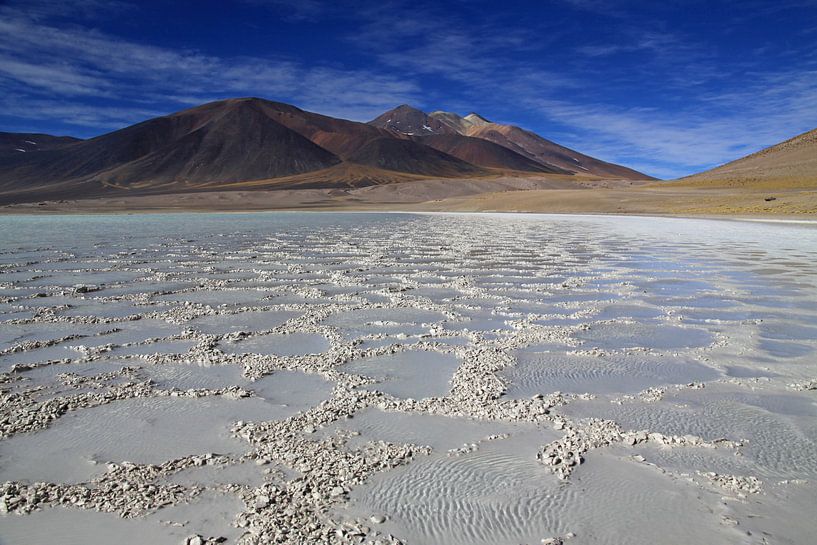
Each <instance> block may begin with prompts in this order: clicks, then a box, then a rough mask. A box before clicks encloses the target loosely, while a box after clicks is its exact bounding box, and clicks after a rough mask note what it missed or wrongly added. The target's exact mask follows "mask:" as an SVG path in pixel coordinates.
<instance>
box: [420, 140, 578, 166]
mask: <svg viewBox="0 0 817 545" xmlns="http://www.w3.org/2000/svg"><path fill="white" fill-rule="evenodd" d="M415 138H416V140H417V141H418V142H421V143H423V144H425V145H426V146H429V147H432V148H434V149H436V150H439V151H442V152H444V153H447V154H449V155H452V156H454V157H456V158H458V159H461V160H463V161H467V162H469V163H471V164H474V165H477V166H481V167H487V168H495V169H508V170H516V171H523V172H545V173H552V174H568V175H569V174H571V172H569V171H567V170H564V169H560V168H557V167H554V166H552V165H544V164H542V163H539V162H537V161H534V160H533V159H530V158H528V157H525V156H524V155H521V154H519V153H517V152H515V151H513V150H511V149H508V148H507V147H504V146H500V145H499V144H495V143H493V142H491V141H489V140H483V139H481V138H472V137H470V136H462V135H460V134H432V135H429V136H418V137H415Z"/></svg>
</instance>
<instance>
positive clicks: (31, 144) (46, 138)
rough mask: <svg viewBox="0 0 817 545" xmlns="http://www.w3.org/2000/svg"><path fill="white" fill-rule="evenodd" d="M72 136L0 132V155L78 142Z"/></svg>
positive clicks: (29, 151) (40, 149)
mask: <svg viewBox="0 0 817 545" xmlns="http://www.w3.org/2000/svg"><path fill="white" fill-rule="evenodd" d="M79 141H80V140H79V138H74V137H73V136H51V135H50V134H40V133H19V132H0V155H5V154H10V155H15V154H17V153H32V152H36V151H42V150H47V149H53V148H58V147H60V146H64V145H66V144H71V143H73V142H79Z"/></svg>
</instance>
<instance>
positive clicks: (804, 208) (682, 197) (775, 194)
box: [0, 177, 817, 217]
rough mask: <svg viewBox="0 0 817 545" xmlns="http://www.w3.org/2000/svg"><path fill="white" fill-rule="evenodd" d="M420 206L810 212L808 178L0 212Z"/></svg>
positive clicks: (131, 199)
mask: <svg viewBox="0 0 817 545" xmlns="http://www.w3.org/2000/svg"><path fill="white" fill-rule="evenodd" d="M173 210H190V211H196V210H198V211H249V210H424V211H470V212H484V211H497V212H542V213H592V214H630V215H633V214H635V215H680V216H692V215H703V216H720V215H723V216H735V215H738V216H770V217H775V216H791V217H813V216H815V215H817V189H815V184H814V183H805V182H803V183H798V184H772V183H770V184H765V185H761V186H759V187H755V186H753V187H744V186H741V187H731V186H729V185H723V184H720V185H719V186H717V187H701V186H700V184H690V183H680V184H679V183H647V182H622V181H604V180H584V181H575V180H572V179H566V178H564V177H556V178H541V177H539V178H518V177H504V178H503V177H500V178H493V179H454V180H439V179H438V180H417V181H411V182H405V183H399V184H388V185H375V186H369V187H364V188H355V189H333V190H326V189H279V190H252V191H247V190H234V191H214V192H202V193H182V194H172V195H145V196H126V197H109V198H99V199H90V200H75V201H74V200H71V201H58V202H55V201H44V202H38V203H30V204H17V205H9V206H4V207H0V213H32V212H60V213H75V212H78V213H102V212H131V211H133V212H136V211H143V212H148V211H157V212H158V211H173Z"/></svg>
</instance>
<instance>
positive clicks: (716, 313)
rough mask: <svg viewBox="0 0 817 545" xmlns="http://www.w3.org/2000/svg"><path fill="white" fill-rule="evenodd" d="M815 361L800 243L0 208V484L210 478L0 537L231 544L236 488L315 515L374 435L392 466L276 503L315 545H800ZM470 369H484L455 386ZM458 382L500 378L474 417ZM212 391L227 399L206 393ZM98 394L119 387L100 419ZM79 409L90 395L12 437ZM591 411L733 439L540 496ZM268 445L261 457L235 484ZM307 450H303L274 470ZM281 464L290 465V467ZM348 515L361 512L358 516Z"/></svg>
mask: <svg viewBox="0 0 817 545" xmlns="http://www.w3.org/2000/svg"><path fill="white" fill-rule="evenodd" d="M81 286H86V287H81ZM78 288H79V289H78ZM71 336H76V337H75V338H68V339H66V337H71ZM815 353H817V227H814V226H812V225H794V224H759V223H748V222H733V221H710V220H684V219H657V218H636V217H591V216H536V215H530V216H526V215H478V216H476V215H467V214H451V215H431V214H430V215H407V214H328V213H327V214H299V213H273V214H246V215H244V214H240V215H237V214H167V215H155V216H149V217H147V216H124V215H122V216H47V217H46V216H42V217H0V373H2V375H0V377H2V379H3V381H2V382H0V390H2V396H3V399H4V404H3V405H2V410H3V413H2V414H0V423H2V426H3V428H2V429H3V430H4V432H3V433H4V434H5V435H8V436H7V437H5V438H3V439H0V481H12V482H15V483H19V484H21V485H25V484H27V483H32V482H35V481H44V482H47V483H53V484H59V483H66V484H67V483H83V482H88V481H89V480H91V479H94V478H98V477H99V476H100V475H101V474H102V473H104V472H105V468H106V463H108V462H117V463H119V462H123V461H126V460H127V461H131V462H135V463H141V464H162V463H167V462H172V461H174V460H179V459H182V458H184V457H186V456H190V455H202V454H208V453H215V454H220V455H223V456H225V457H226V459H227V460H229V464H228V465H226V466H223V467H221V466H203V467H198V466H196V467H187V468H184V469H180V470H179V471H177V472H174V473H173V474H170V475H167V476H163V477H159V478H158V479H157V480H156V482H155V483H154V484H169V483H173V484H178V485H181V486H183V487H187V488H186V489H188V490H190V491H192V490H199V489H201V488H203V489H204V494H205V495H204V496H202V497H201V498H200V499H197V500H195V501H193V502H191V503H190V504H189V505H185V504H175V505H173V504H170V505H163V506H161V507H160V508H159V509H158V510H156V512H154V513H152V514H145V515H140V516H137V517H136V518H134V519H121V518H120V517H119V516H118V514H116V513H113V514H111V513H97V512H94V511H92V510H89V509H83V508H82V507H81V506H79V505H73V506H72V507H70V508H66V507H65V506H56V505H49V504H43V505H41V507H42V510H39V511H35V512H34V513H32V514H28V515H23V516H16V515H0V543H15V544H16V543H24V544H25V543H40V542H43V540H44V539H45V538H44V536H54V535H61V536H62V537H61V538H60V542H61V543H62V542H64V543H69V544H70V543H97V542H110V541H111V539H112V537H111V536H118V537H117V540H118V541H119V542H123V543H128V542H129V541H128V540H129V539H131V538H132V537H134V536H139V537H138V538H134V540H133V541H134V542H136V541H139V542H144V541H145V540H147V541H150V542H155V543H180V542H182V541H183V539H184V537H185V536H187V535H190V534H195V533H199V534H202V535H205V536H214V537H217V536H223V537H225V538H227V539H228V541H229V542H234V541H235V540H236V539H237V538H238V536H239V535H241V533H242V531H243V530H240V529H239V528H237V527H235V526H233V523H234V520H235V517H236V516H237V515H239V514H240V513H242V512H243V513H244V516H247V517H250V518H252V517H257V518H254V519H253V520H254V521H255V523H256V524H257V525H258V528H263V525H264V524H265V521H267V522H268V521H270V520H273V517H272V516H271V515H272V512H270V511H258V510H257V509H254V508H252V507H249V506H247V505H245V504H244V503H243V502H242V501H240V499H239V496H240V493H239V492H238V491H239V490H243V491H246V492H247V493H249V494H255V493H256V492H257V493H261V492H259V491H260V490H261V488H260V487H262V486H265V483H269V482H275V483H277V485H278V486H286V483H293V482H294V483H296V484H295V485H293V490H296V491H298V490H301V488H300V484H297V483H301V482H306V483H307V484H308V489H309V490H311V491H313V492H315V493H316V494H318V495H319V496H320V494H321V493H324V494H325V493H327V489H332V488H333V487H335V486H336V484H337V483H336V481H331V482H330V481H329V480H327V479H328V478H329V477H327V475H325V474H324V473H322V471H323V470H324V469H325V467H328V466H325V464H327V463H329V462H328V460H332V459H333V458H332V456H331V455H332V454H333V453H334V454H336V455H338V456H340V457H341V458H342V459H345V460H348V461H349V467H362V466H364V465H366V463H369V462H371V456H373V454H372V450H371V449H372V448H375V447H373V445H383V444H387V445H393V446H400V445H415V447H411V448H412V449H415V452H414V454H413V456H412V458H411V459H410V460H408V461H407V463H403V464H398V466H397V467H394V468H390V467H391V466H390V465H389V464H388V463H385V461H384V463H382V464H379V465H377V464H375V467H376V469H375V470H372V472H371V474H366V475H363V474H361V475H360V476H359V478H358V476H356V475H354V474H353V472H352V470H348V471H347V469H348V468H343V467H341V468H339V469H338V468H335V473H334V474H332V475H330V476H331V477H332V479H340V480H341V482H343V483H344V487H346V488H348V494H345V493H344V495H342V496H340V497H334V496H333V498H334V499H332V503H331V508H330V507H326V504H324V503H320V502H318V501H317V500H316V499H315V498H314V497H313V495H312V492H310V493H309V494H307V495H304V496H297V500H298V501H299V502H302V504H308V505H312V504H311V503H310V502H317V503H315V505H320V506H321V507H319V508H316V509H318V512H317V515H315V516H316V517H317V519H315V521H313V522H314V523H315V524H316V525H317V526H318V527H329V528H330V533H331V535H335V534H334V533H333V532H334V527H333V526H332V525H333V524H335V523H337V522H339V521H347V522H350V523H355V524H357V523H356V522H355V521H356V520H363V522H364V523H365V524H366V525H367V527H370V529H371V532H375V531H376V532H380V533H379V534H377V535H375V534H374V533H372V534H370V536H369V537H371V538H372V539H380V538H383V539H385V538H384V535H385V534H388V533H391V534H393V535H394V536H396V537H397V538H399V539H400V540H402V542H404V543H406V544H407V545H411V544H434V545H439V544H443V543H451V544H458V543H463V544H466V543H467V544H469V545H471V544H492V545H512V544H519V543H539V542H540V540H541V539H543V538H548V537H562V538H566V537H567V536H568V534H569V533H572V534H575V537H573V538H571V539H569V540H567V541H569V542H570V543H576V544H578V545H582V544H607V543H609V544H615V543H621V542H623V541H626V542H627V543H632V544H652V543H694V542H706V543H712V544H732V543H746V544H755V543H757V544H760V543H767V542H768V543H791V544H795V543H805V542H808V541H809V539H810V536H813V535H814V533H817V521H815V519H814V517H813V514H812V513H811V512H810V511H812V510H813V505H814V499H815V498H817V462H815V460H817V425H815V422H817V390H815V389H814V386H813V385H814V384H815V383H814V382H813V381H815V380H816V379H817V361H816V360H815ZM497 354H501V355H502V356H504V357H506V358H507V359H500V360H501V361H502V362H503V363H502V365H500V366H499V367H497V368H488V367H482V366H484V365H487V364H486V363H485V362H494V361H497V360H496V359H495V358H494V359H491V358H493V356H492V355H497ZM475 366H476V367H475ZM475 368H476V369H477V371H478V372H476V373H475V374H469V373H473V371H474V369H475ZM480 373H483V374H480ZM463 377H464V378H463ZM475 377H476V378H475ZM493 379H498V382H491V381H492V380H493ZM458 381H459V382H458ZM480 381H482V382H484V383H488V382H491V383H492V384H499V386H498V387H499V388H500V390H501V391H500V392H499V394H497V396H498V397H497V398H496V399H493V398H484V397H483V394H484V392H482V390H480V388H481V387H482V386H484V384H483V383H481V382H480ZM236 387H237V388H240V389H242V390H241V392H242V393H241V395H244V393H243V392H247V393H249V395H250V396H251V397H244V398H240V399H234V398H232V397H231V396H230V395H226V396H225V395H224V394H225V392H228V391H233V393H235V390H229V389H230V388H233V389H234V388H236ZM123 388H124V389H126V388H134V390H133V391H134V392H136V393H131V394H128V396H129V397H128V398H127V399H118V400H113V398H110V399H109V398H105V396H112V395H113V393H115V392H119V391H120V390H122V389H123ZM809 388H812V389H809ZM171 390H172V391H174V392H175V393H176V395H179V396H181V397H169V396H167V394H168V392H169V391H171ZM128 391H130V390H128ZM463 392H464V393H463ZM555 392H562V393H563V394H564V396H563V397H561V398H558V399H559V401H558V403H557V402H554V405H553V406H549V411H548V414H547V415H545V417H541V415H540V417H541V418H540V420H539V421H537V422H528V421H521V420H523V418H522V417H521V416H519V415H520V414H521V413H518V412H514V410H512V409H508V407H514V406H516V405H514V404H522V405H524V404H526V403H527V404H531V403H535V401H531V398H532V397H533V396H539V395H542V396H545V397H547V396H549V395H551V394H554V393H555ZM382 394H385V396H384V395H382ZM459 395H465V396H466V397H465V399H463V398H461V397H457V396H459ZM82 396H85V397H84V398H83V397H82ZM469 396H470V397H469ZM79 398H83V399H93V400H95V401H94V402H93V403H89V402H88V401H85V402H81V403H80V405H79V406H71V407H69V406H68V405H65V407H66V408H60V409H59V410H58V411H57V412H56V413H55V414H54V415H52V417H49V418H50V419H49V420H47V421H45V422H43V423H37V424H32V425H31V427H29V428H26V427H25V426H20V424H21V423H24V422H28V421H29V420H31V421H32V422H33V421H34V420H35V419H33V416H32V415H34V414H38V413H37V411H38V410H40V409H42V408H43V407H54V406H59V405H60V404H61V403H66V404H67V403H68V401H69V400H71V399H79ZM100 400H101V401H100ZM349 400H354V403H352V402H351V401H349ZM415 400H416V401H415ZM48 403H52V404H55V405H47V404H48ZM480 404H481V405H480ZM90 405H99V406H90ZM338 407H340V409H339V410H336V409H337V408H338ZM488 409H491V410H495V411H497V412H496V413H495V415H494V417H493V418H488V415H489V413H490V411H489V410H488ZM503 411H504V412H503ZM446 412H447V413H446ZM443 413H446V414H443ZM497 415H498V416H497ZM3 418H5V420H3ZM526 418H527V417H526ZM591 418H594V419H606V420H611V421H613V422H614V423H615V424H616V425H618V426H620V427H621V429H622V430H633V431H638V430H645V431H647V432H651V433H661V434H665V435H677V436H697V437H700V439H701V440H702V441H709V442H716V441H718V440H720V439H726V440H729V441H732V442H735V444H736V445H737V446H732V447H724V446H718V445H719V444H718V445H714V443H713V444H712V445H710V444H707V445H706V446H677V445H675V446H668V445H664V444H658V443H656V442H650V441H648V442H644V443H641V444H637V445H627V444H624V443H614V444H610V445H600V446H599V447H598V448H592V449H590V450H588V451H586V452H584V453H583V454H582V457H583V463H582V464H581V465H578V466H576V467H575V468H574V469H573V471H572V473H570V475H569V476H568V477H567V478H566V479H564V480H561V479H559V478H558V477H557V476H556V475H554V474H553V472H552V471H551V470H550V468H549V467H548V466H547V465H545V464H543V463H541V462H540V461H539V460H538V459H537V453H538V452H539V451H540V449H541V448H542V447H543V446H544V445H546V444H549V443H551V442H553V441H557V440H559V439H560V438H561V437H562V436H563V435H564V434H565V433H566V430H565V429H563V427H564V424H563V422H567V423H568V425H569V426H572V427H573V429H576V430H589V429H591V426H590V422H591V421H590V420H588V419H591ZM239 421H242V422H254V423H259V424H260V423H264V422H266V423H269V424H271V425H273V426H272V428H270V429H273V430H276V429H278V428H275V426H274V425H275V424H281V423H283V424H287V423H289V422H293V423H295V424H294V425H293V427H292V428H288V427H284V428H281V429H282V430H283V431H280V432H275V433H281V434H282V435H281V436H275V435H273V436H269V437H262V438H261V439H257V440H254V441H255V442H251V441H249V440H248V439H247V438H246V436H245V437H244V438H242V437H239V436H237V435H234V434H233V433H232V432H231V429H233V428H234V427H236V428H237V429H238V428H240V427H241V424H240V422H239ZM259 433H261V432H259ZM588 433H589V432H588ZM271 444H275V445H278V444H281V445H283V447H281V448H282V449H283V451H284V453H283V454H282V453H279V454H280V455H279V456H278V458H277V459H276V460H275V461H273V462H269V461H268V460H260V461H259V463H256V462H255V457H256V456H257V452H259V451H264V449H265V448H267V446H268V445H271ZM318 444H319V445H321V446H320V448H322V449H324V451H323V453H322V454H321V453H317V454H316V453H309V454H303V451H298V449H303V448H305V446H304V445H318ZM713 445H714V446H713ZM426 446H427V447H430V449H431V451H430V453H426V451H425V450H424V449H423V448H422V447H426ZM276 448H277V447H276ZM287 448H291V449H292V452H293V453H294V452H301V454H298V455H296V456H294V457H288V456H286V455H285V451H286V450H287ZM334 449H338V451H337V452H335V450H334ZM707 472H715V473H718V474H720V475H727V476H737V477H742V478H748V477H755V478H757V479H758V480H759V482H760V483H761V488H762V490H761V491H760V492H751V493H743V492H739V491H735V490H730V489H724V488H723V486H722V485H720V484H718V483H717V482H715V481H714V480H711V479H710V478H709V477H707V476H706V475H707ZM322 479H323V480H322ZM230 485H235V487H233V488H230ZM225 487H227V488H229V489H230V490H232V492H231V493H229V494H226V495H225V494H224V493H223V491H224V489H225ZM297 493H298V492H295V494H296V495H297ZM321 501H323V500H321ZM298 505H301V504H298ZM288 507H291V506H288V505H287V504H285V503H282V504H280V505H279V504H274V505H273V506H272V507H267V508H266V509H280V510H281V511H282V512H283V511H284V510H286V509H287V508H288ZM292 508H295V507H292ZM309 513H312V512H311V511H310V512H309ZM307 515H308V514H304V515H303V516H304V517H305V518H304V519H303V520H304V521H306V520H307V518H306V517H307ZM313 515H314V513H312V514H309V515H308V516H313ZM372 515H382V516H384V517H385V521H384V522H383V523H382V524H372V523H369V522H368V518H369V517H370V516H372ZM160 521H181V522H185V521H186V524H185V525H184V526H175V525H168V524H165V523H162V522H160ZM305 524H306V523H305ZM259 531H263V530H259ZM296 541H297V540H296Z"/></svg>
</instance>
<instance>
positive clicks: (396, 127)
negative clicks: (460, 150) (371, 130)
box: [369, 104, 457, 136]
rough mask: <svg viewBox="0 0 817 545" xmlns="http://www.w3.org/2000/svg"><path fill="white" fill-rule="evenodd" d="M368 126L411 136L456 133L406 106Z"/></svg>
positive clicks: (428, 116)
mask: <svg viewBox="0 0 817 545" xmlns="http://www.w3.org/2000/svg"><path fill="white" fill-rule="evenodd" d="M369 125H373V126H375V127H379V128H381V129H387V130H390V131H395V132H399V133H402V134H408V135H411V136H427V135H429V134H456V133H457V131H456V130H455V129H452V128H451V127H449V126H448V125H446V124H445V123H442V122H440V121H439V120H438V119H435V118H434V117H432V116H430V115H428V114H427V113H425V112H424V111H422V110H418V109H417V108H415V107H413V106H409V105H408V104H401V105H400V106H398V107H397V108H394V109H392V110H389V111H388V112H385V113H383V114H381V115H379V116H378V117H376V118H375V119H373V120H371V121H369Z"/></svg>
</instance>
